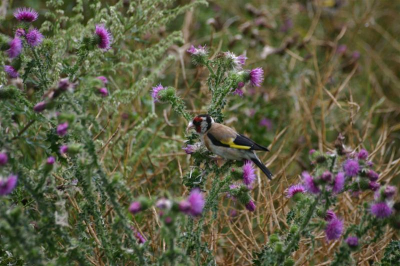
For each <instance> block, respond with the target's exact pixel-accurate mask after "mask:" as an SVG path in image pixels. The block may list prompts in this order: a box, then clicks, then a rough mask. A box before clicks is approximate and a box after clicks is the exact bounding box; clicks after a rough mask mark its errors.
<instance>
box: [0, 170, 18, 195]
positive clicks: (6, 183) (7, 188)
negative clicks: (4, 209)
mask: <svg viewBox="0 0 400 266" xmlns="http://www.w3.org/2000/svg"><path fill="white" fill-rule="evenodd" d="M17 179H18V177H17V176H16V175H10V176H9V177H8V178H7V179H0V196H5V195H8V194H10V193H11V192H12V191H13V190H14V188H15V186H16V185H17Z"/></svg>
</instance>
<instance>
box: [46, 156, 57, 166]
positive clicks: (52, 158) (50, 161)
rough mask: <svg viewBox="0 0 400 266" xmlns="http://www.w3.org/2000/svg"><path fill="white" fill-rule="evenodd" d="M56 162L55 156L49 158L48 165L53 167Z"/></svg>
mask: <svg viewBox="0 0 400 266" xmlns="http://www.w3.org/2000/svg"><path fill="white" fill-rule="evenodd" d="M55 162H56V158H54V157H53V156H50V157H49V158H47V161H46V163H47V164H49V165H53V164H54V163H55Z"/></svg>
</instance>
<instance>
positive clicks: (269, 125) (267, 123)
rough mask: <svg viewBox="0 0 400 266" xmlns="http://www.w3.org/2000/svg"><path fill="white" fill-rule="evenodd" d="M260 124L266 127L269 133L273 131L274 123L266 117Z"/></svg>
mask: <svg viewBox="0 0 400 266" xmlns="http://www.w3.org/2000/svg"><path fill="white" fill-rule="evenodd" d="M258 124H259V125H260V126H262V127H266V128H267V130H268V131H270V130H271V129H272V121H271V119H268V118H266V117H263V118H262V119H261V120H260V122H259V123H258Z"/></svg>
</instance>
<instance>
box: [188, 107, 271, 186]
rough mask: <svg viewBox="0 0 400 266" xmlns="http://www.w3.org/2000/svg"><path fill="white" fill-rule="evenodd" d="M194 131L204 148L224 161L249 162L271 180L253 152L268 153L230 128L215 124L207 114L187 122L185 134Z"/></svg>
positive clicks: (266, 169)
mask: <svg viewBox="0 0 400 266" xmlns="http://www.w3.org/2000/svg"><path fill="white" fill-rule="evenodd" d="M191 129H195V130H196V132H197V134H198V135H199V136H200V140H201V142H202V143H203V144H204V145H205V146H206V148H207V149H208V150H209V151H210V152H212V153H214V154H216V155H219V156H221V157H223V158H224V159H226V160H236V161H238V160H251V161H252V162H253V163H254V164H255V165H257V166H258V167H259V168H260V169H261V171H263V173H264V174H265V175H266V176H267V177H268V178H269V179H272V176H273V175H272V173H271V171H270V170H269V169H268V168H267V167H266V166H265V165H264V164H263V163H262V162H261V160H260V159H259V158H258V157H257V155H256V153H255V151H269V150H268V149H267V148H266V147H264V146H261V145H259V144H257V143H255V142H254V141H253V140H251V139H249V138H248V137H246V136H244V135H242V134H239V133H237V132H236V131H235V130H233V129H232V128H230V127H227V126H225V125H223V124H220V123H216V122H215V121H214V119H213V118H212V117H211V116H210V115H208V114H201V115H198V116H196V117H195V118H193V120H192V121H190V122H189V124H188V126H187V128H186V132H189V131H190V130H191Z"/></svg>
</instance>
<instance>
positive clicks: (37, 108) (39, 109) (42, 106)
mask: <svg viewBox="0 0 400 266" xmlns="http://www.w3.org/2000/svg"><path fill="white" fill-rule="evenodd" d="M44 109H46V102H40V103H38V104H36V105H35V106H34V107H33V110H34V111H35V112H36V113H40V112H42V111H44Z"/></svg>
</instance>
